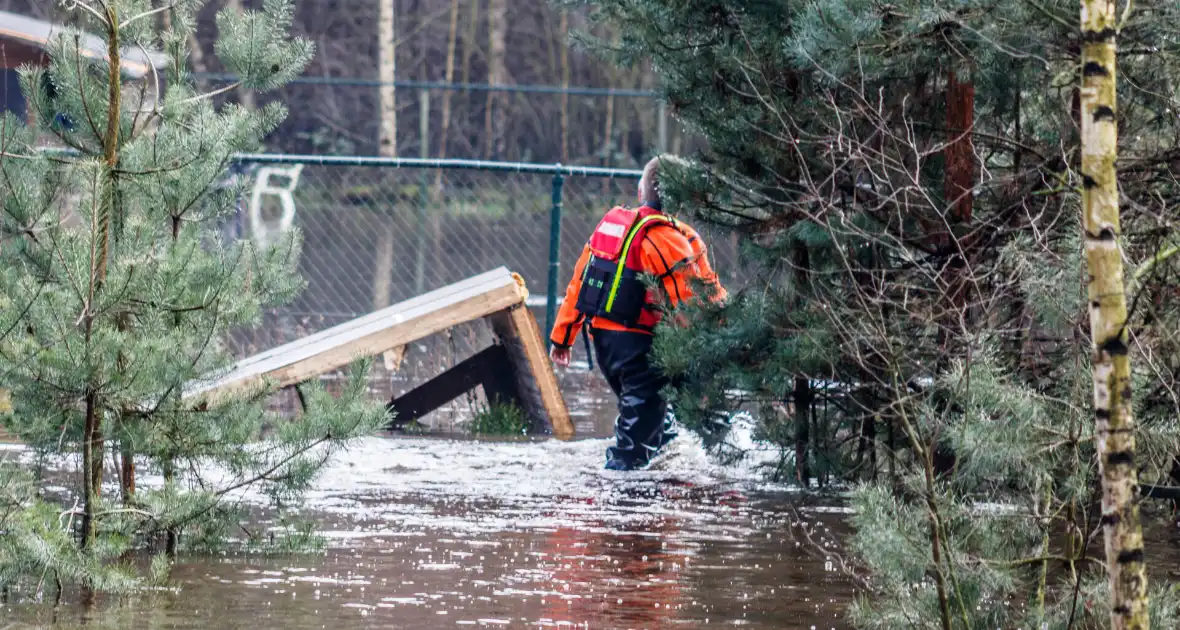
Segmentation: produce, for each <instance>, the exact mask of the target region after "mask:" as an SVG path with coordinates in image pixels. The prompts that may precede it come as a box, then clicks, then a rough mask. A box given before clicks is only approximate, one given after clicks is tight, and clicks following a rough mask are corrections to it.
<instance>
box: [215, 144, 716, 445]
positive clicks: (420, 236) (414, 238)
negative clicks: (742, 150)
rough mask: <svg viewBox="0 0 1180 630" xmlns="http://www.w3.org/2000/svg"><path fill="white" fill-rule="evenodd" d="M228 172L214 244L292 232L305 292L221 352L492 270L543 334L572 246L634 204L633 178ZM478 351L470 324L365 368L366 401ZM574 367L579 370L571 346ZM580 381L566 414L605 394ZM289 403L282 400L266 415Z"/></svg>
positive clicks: (464, 164)
mask: <svg viewBox="0 0 1180 630" xmlns="http://www.w3.org/2000/svg"><path fill="white" fill-rule="evenodd" d="M232 175H233V176H234V177H235V178H245V180H246V181H245V182H244V183H245V184H246V185H245V187H244V190H245V194H244V196H243V199H242V200H241V204H240V209H239V212H238V214H237V216H236V217H235V218H234V219H233V220H232V221H230V222H228V223H227V225H226V226H225V230H226V231H227V233H228V235H229V236H236V237H244V238H250V239H253V240H255V241H257V242H260V243H266V242H270V241H271V240H273V239H275V238H277V237H278V236H279V235H280V234H281V233H282V232H283V231H284V230H287V229H291V228H293V227H295V228H298V229H299V230H300V231H301V232H302V235H303V252H302V257H301V260H300V273H301V275H302V276H303V278H304V280H305V281H306V283H307V286H306V288H305V290H304V291H303V292H302V293H301V294H300V295H299V297H298V298H297V299H296V300H295V301H293V302H292V303H290V304H289V305H287V306H286V307H284V308H282V309H277V310H275V311H272V312H270V313H267V315H266V318H265V322H264V325H263V326H261V327H259V328H257V329H254V330H250V331H241V332H240V333H239V334H237V335H236V336H235V337H234V339H233V349H234V351H235V353H236V354H238V355H239V356H247V355H250V354H255V353H257V352H261V351H263V350H266V349H268V348H271V347H274V346H277V345H279V344H282V343H287V342H289V341H292V340H294V339H298V338H300V337H303V336H306V335H308V334H311V333H314V332H316V331H318V330H322V329H324V328H327V327H330V326H334V325H337V324H340V323H342V322H345V321H348V320H350V319H353V318H356V317H359V316H361V315H364V314H366V313H369V312H371V311H373V310H376V309H378V308H381V307H384V306H387V305H390V304H394V303H397V302H400V301H402V300H406V299H409V298H411V297H414V296H416V295H419V294H421V293H424V292H427V291H431V290H434V289H438V288H440V287H443V286H445V285H447V284H451V283H453V282H457V281H460V280H463V279H464V278H468V277H470V276H473V275H476V274H479V273H483V272H485V271H488V270H490V269H493V268H496V267H498V266H501V265H503V266H505V267H507V268H508V269H510V270H512V271H514V272H516V273H518V274H520V275H521V276H522V277H523V278H524V279H525V282H526V284H527V286H528V289H529V293H530V297H529V306H530V310H531V311H532V313H533V315H534V316H535V317H536V318H537V321H538V324H540V325H541V327H542V329H545V328H546V327H547V326H548V323H549V321H550V317H551V314H550V312H549V310H550V309H552V308H553V307H555V306H556V304H557V303H559V302H560V298H561V297H562V295H563V294H564V291H565V286H566V283H567V282H568V281H569V274H570V273H572V270H573V267H574V264H575V263H576V261H577V258H578V256H579V254H580V253H581V249H582V246H583V244H584V243H585V241H586V239H587V238H588V236H589V235H590V233H591V231H592V230H593V229H594V226H595V225H596V224H597V222H598V221H599V219H601V217H602V215H603V213H604V212H605V211H606V210H607V209H609V208H610V207H611V206H612V205H616V204H624V203H625V204H633V203H634V199H635V197H636V185H637V180H638V178H639V175H640V172H639V171H636V170H621V169H600V168H582V167H561V166H558V165H539V164H518V163H503V162H480V161H468V160H421V159H417V160H416V159H382V158H346V157H310V156H287V155H246V156H241V158H240V159H239V161H238V162H237V163H236V164H235V166H234V172H233V173H232ZM554 227H556V228H557V229H556V230H554ZM701 231H702V232H703V234H704V235H705V236H706V238H708V239H709V240H708V242H709V245H710V256H711V260H712V262H713V264H714V266H715V268H716V269H717V270H718V272H719V273H720V274H722V278H723V280H726V279H732V278H734V277H736V276H735V274H736V257H737V252H736V240H735V239H734V238H733V237H732V236H729V235H725V234H710V233H709V231H708V230H707V229H702V230H701ZM557 237H559V238H557ZM555 238H557V240H555ZM555 247H556V250H554V248H555ZM554 254H556V255H554ZM554 263H556V264H554ZM554 286H555V287H556V289H557V292H556V293H557V295H553V298H554V299H553V300H550V296H551V295H552V293H551V290H552V288H553V287H554ZM546 332H547V331H546ZM490 343H491V332H490V330H489V329H488V327H487V326H486V325H485V324H483V323H482V322H473V323H471V324H467V325H464V326H459V327H456V328H455V329H452V330H451V331H449V332H448V333H440V334H438V335H434V336H433V337H431V338H428V339H424V340H422V341H420V342H418V343H416V344H414V345H413V347H410V348H407V352H406V355H405V357H404V359H403V361H402V363H401V364H400V365H394V364H392V363H386V362H384V361H381V360H379V361H377V364H376V365H375V370H374V373H373V379H372V387H373V390H374V392H373V393H374V395H377V396H380V397H382V398H386V399H387V398H389V397H391V396H395V395H400V394H401V393H404V392H405V391H408V390H409V389H412V388H413V387H415V386H416V385H418V384H420V383H422V382H424V381H425V380H428V379H429V378H431V377H433V376H435V375H437V374H439V373H441V372H442V371H444V370H446V369H447V368H449V367H450V366H452V365H454V364H455V363H457V362H459V361H462V360H463V359H465V358H466V357H468V356H470V355H471V354H472V353H474V352H476V351H478V350H480V349H482V348H483V347H486V346H487V345H488V344H490ZM575 361H580V362H585V361H586V357H585V353H584V351H583V350H582V349H581V348H580V347H579V348H578V349H577V350H576V355H575ZM579 373H580V374H581V376H579ZM589 376H590V377H588V376H587V375H586V373H585V371H584V370H583V371H581V372H579V371H578V370H574V371H571V373H567V374H566V375H565V376H564V377H563V378H565V379H566V383H565V384H564V386H565V388H566V396H567V399H568V401H569V403H570V407H571V411H572V412H573V413H574V414H575V417H585V416H586V411H587V407H593V406H594V405H595V402H594V401H595V400H597V399H599V398H603V397H604V396H605V395H606V392H605V391H604V390H601V388H599V389H598V390H595V388H594V387H593V386H592V382H593V381H594V380H595V379H593V378H592V375H589ZM325 378H327V379H328V380H331V379H332V378H333V377H332V376H328V377H325ZM588 388H589V389H588ZM608 402H609V401H608ZM292 403H293V398H292V399H291V400H287V399H286V397H284V399H283V400H281V401H279V403H278V404H280V405H282V406H283V407H288V406H290V405H292ZM445 411H446V410H444V415H445ZM451 411H452V412H456V413H458V412H457V410H456V409H451ZM435 415H438V414H435ZM458 415H459V416H461V415H463V414H462V413H458ZM590 415H593V413H591V414H590ZM456 417H458V416H456ZM584 428H586V427H579V430H580V431H581V430H583V429H584Z"/></svg>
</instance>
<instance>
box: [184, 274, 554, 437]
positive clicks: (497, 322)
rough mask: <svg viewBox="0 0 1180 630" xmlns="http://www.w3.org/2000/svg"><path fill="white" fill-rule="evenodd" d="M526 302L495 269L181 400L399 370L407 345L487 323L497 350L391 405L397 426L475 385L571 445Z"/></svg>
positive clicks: (520, 288)
mask: <svg viewBox="0 0 1180 630" xmlns="http://www.w3.org/2000/svg"><path fill="white" fill-rule="evenodd" d="M527 299H528V290H527V289H526V288H525V286H524V281H523V280H522V279H521V278H520V276H518V275H517V274H514V273H512V272H511V271H509V270H508V269H507V268H505V267H499V268H497V269H493V270H492V271H489V272H487V273H483V274H480V275H478V276H473V277H471V278H468V279H466V280H463V281H461V282H456V283H454V284H451V285H447V286H445V287H442V288H440V289H436V290H434V291H431V292H429V293H424V294H422V295H419V296H417V297H414V298H411V299H409V300H405V301H404V302H399V303H398V304H394V305H392V306H389V307H386V308H383V309H381V310H379V311H374V312H372V313H369V314H368V315H365V316H363V317H358V318H356V319H353V320H351V321H347V322H345V323H343V324H340V325H337V326H333V327H332V328H328V329H326V330H322V331H320V332H318V333H315V334H313V335H309V336H307V337H304V338H302V339H298V340H296V341H293V342H290V343H287V344H283V345H281V346H278V347H276V348H272V349H270V350H267V351H266V352H262V353H259V354H256V355H254V356H251V357H247V358H245V359H242V360H241V361H238V362H237V363H236V364H235V365H234V366H233V367H232V368H231V369H230V370H228V371H226V372H225V373H224V374H218V375H214V376H212V377H211V378H209V379H207V380H205V381H204V382H202V383H198V384H194V385H193V386H192V387H189V388H187V390H186V392H185V394H184V397H185V398H186V399H188V400H191V401H192V402H193V403H194V404H196V405H200V404H202V402H203V401H204V402H211V401H213V400H215V399H216V398H217V397H219V396H226V395H231V394H233V393H240V392H246V391H252V390H255V389H257V388H260V387H265V386H271V387H298V386H299V384H300V383H302V382H304V381H307V380H309V379H313V378H318V377H319V376H320V375H322V374H325V373H328V372H331V371H334V370H338V369H340V368H342V367H345V366H347V365H348V364H349V363H351V362H352V361H354V360H356V359H357V358H360V357H374V356H378V355H385V354H387V353H390V354H392V355H395V356H396V357H398V359H397V360H395V361H394V363H397V362H400V357H401V356H402V355H403V354H404V350H405V347H406V345H407V344H411V343H413V342H415V341H418V340H419V339H422V338H424V337H428V336H430V335H433V334H435V333H440V332H443V331H445V330H447V329H449V328H453V327H455V326H458V325H460V324H465V323H467V322H472V321H477V320H480V319H484V320H487V321H488V322H489V323H490V324H491V327H492V330H493V331H494V332H495V336H496V343H494V344H493V345H492V346H490V347H488V348H486V349H484V350H482V351H480V352H478V353H476V354H475V355H474V356H472V357H471V358H469V359H467V360H466V361H463V362H461V363H459V364H458V365H456V366H454V367H453V368H451V369H449V370H447V371H446V372H444V373H442V374H440V375H438V376H436V377H435V378H433V379H431V380H430V381H428V382H426V383H424V384H422V385H420V386H418V387H417V388H415V389H414V390H412V391H410V392H407V393H406V394H404V395H402V396H399V397H397V398H395V399H394V400H392V401H390V404H389V406H390V408H391V409H393V410H394V412H395V413H396V414H397V417H396V418H395V422H397V423H405V422H409V421H411V420H416V419H417V418H420V417H422V416H424V415H426V414H427V413H430V412H431V411H434V410H435V409H438V408H439V407H441V406H442V405H445V404H446V403H448V402H450V401H452V400H454V399H456V398H458V397H459V396H461V395H463V394H464V393H466V392H468V391H470V390H471V389H473V388H475V387H476V386H482V387H483V390H484V393H485V395H486V396H487V397H488V398H489V399H493V398H499V400H500V401H501V402H505V403H509V402H511V403H514V404H516V405H517V406H519V407H520V408H521V409H522V410H523V411H525V412H526V413H527V414H528V416H529V417H530V419H531V420H532V424H533V426H534V428H536V429H542V428H545V427H548V428H550V429H551V430H552V432H553V435H554V436H555V437H557V438H559V439H570V438H572V437H573V436H574V427H573V423H572V421H571V420H570V416H569V411H568V410H567V409H566V406H565V400H564V399H563V398H562V395H561V391H560V390H559V389H558V384H557V376H556V375H555V374H554V373H553V368H552V365H551V364H550V362H549V355H548V353H547V351H546V345H545V341H544V339H543V338H542V335H541V331H540V328H539V327H538V326H537V322H536V320H535V319H534V318H533V316H532V314H531V313H529V311H528V308H527V306H526V301H527Z"/></svg>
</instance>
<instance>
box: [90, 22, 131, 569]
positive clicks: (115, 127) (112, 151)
mask: <svg viewBox="0 0 1180 630" xmlns="http://www.w3.org/2000/svg"><path fill="white" fill-rule="evenodd" d="M103 17H104V20H105V22H106V27H107V38H108V41H107V64H108V65H107V79H108V83H107V120H106V129H105V132H104V135H103V152H102V153H103V178H102V184H101V185H102V189H101V190H100V191H96V192H97V193H98V194H99V195H100V197H101V199H100V201H99V210H98V213H96V216H95V219H94V222H93V224H92V225H93V227H92V230H93V235H94V245H93V246H92V247H93V251H94V260H95V268H94V273H93V275H92V276H91V279H90V288H89V289H90V290H89V297H88V299H87V304H86V307H85V312H84V314H83V320H84V324H85V327H86V337H87V342H88V343H89V340H90V332H91V329H92V328H93V325H94V310H93V309H94V308H95V305H96V304H97V301H98V299H99V295H98V294H99V292H100V291H101V290H102V285H103V283H104V282H105V281H106V277H107V260H108V258H109V255H110V238H111V223H112V218H113V216H114V214H115V212H116V211H117V208H115V203H116V199H117V195H116V187H117V184H118V183H117V180H116V169H117V167H118V164H119V123H120V120H121V119H120V116H121V113H122V112H121V105H122V96H123V95H122V87H123V85H122V75H121V73H120V68H121V66H122V60H121V58H120V56H119V52H120V50H119V49H120V43H119V30H118V24H119V14H118V12H117V11H116V10H115V7H113V6H112V7H108V8H107V9H106V12H105V14H104V16H103ZM85 403H86V408H85V414H86V416H85V419H84V421H83V426H82V481H83V485H84V486H85V487H84V488H83V506H82V546H83V547H84V548H89V547H90V546H92V545H93V543H94V537H95V533H96V531H97V529H98V523H97V522H96V508H97V507H98V502H99V501H100V500H101V498H102V469H103V466H102V455H103V450H104V449H103V436H102V414H103V410H102V406H101V404H100V401H99V397H98V392H97V391H96V390H95V389H94V388H93V387H91V388H89V390H88V391H87V392H86V401H85Z"/></svg>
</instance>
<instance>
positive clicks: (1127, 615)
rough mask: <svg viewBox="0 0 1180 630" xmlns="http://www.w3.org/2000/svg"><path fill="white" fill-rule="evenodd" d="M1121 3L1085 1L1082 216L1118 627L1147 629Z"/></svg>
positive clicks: (1101, 467)
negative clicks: (1124, 232) (1126, 227)
mask: <svg viewBox="0 0 1180 630" xmlns="http://www.w3.org/2000/svg"><path fill="white" fill-rule="evenodd" d="M1116 19H1117V18H1116V14H1115V3H1114V0H1082V7H1081V22H1082V42H1083V44H1082V90H1081V129H1082V213H1083V217H1082V220H1083V226H1084V229H1085V234H1084V235H1083V236H1084V239H1085V248H1086V266H1087V268H1088V270H1089V276H1090V280H1089V298H1090V333H1091V338H1092V347H1093V351H1094V357H1093V373H1094V415H1095V420H1096V427H1095V431H1096V437H1097V445H1098V469H1099V471H1100V473H1101V475H1102V528H1103V530H1104V534H1105V538H1106V569H1107V572H1108V574H1109V577H1110V597H1111V628H1112V629H1113V630H1147V628H1148V627H1149V621H1148V614H1147V572H1146V570H1145V565H1144V559H1143V531H1142V529H1141V526H1140V523H1139V503H1138V496H1137V495H1138V479H1137V475H1136V471H1135V433H1134V430H1135V421H1134V418H1133V417H1132V415H1131V411H1132V410H1131V360H1130V356H1129V354H1128V352H1129V347H1128V346H1129V344H1128V341H1129V335H1128V331H1127V302H1126V293H1125V292H1124V289H1123V262H1122V257H1121V251H1120V249H1119V243H1118V238H1119V235H1120V228H1119V190H1118V175H1117V173H1116V171H1115V161H1116V159H1117V156H1118V121H1117V111H1118V110H1117V107H1116V92H1115V87H1116V84H1117V83H1116V78H1115V76H1116V75H1115V34H1116V32H1117V28H1118V25H1117V23H1116Z"/></svg>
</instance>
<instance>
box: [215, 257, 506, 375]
mask: <svg viewBox="0 0 1180 630" xmlns="http://www.w3.org/2000/svg"><path fill="white" fill-rule="evenodd" d="M515 281H516V280H515V278H513V274H512V272H510V271H508V269H507V268H506V267H497V268H496V269H493V270H492V271H489V272H486V273H482V274H480V275H478V276H472V277H470V278H467V279H466V280H462V281H460V282H456V283H454V284H449V285H447V286H445V287H442V288H440V289H436V290H434V291H431V292H429V293H423V294H422V295H419V296H416V297H412V298H410V299H408V300H404V301H402V302H398V303H397V304H394V305H392V306H387V307H385V308H383V309H381V310H378V311H373V312H372V313H369V314H368V315H363V316H361V317H358V318H356V319H351V320H349V321H347V322H344V323H342V324H338V325H336V326H333V327H331V328H328V329H325V330H321V331H319V332H317V333H314V334H311V335H308V336H306V337H301V338H299V339H296V340H295V341H292V342H290V343H287V344H283V345H281V346H277V347H274V348H271V349H270V350H266V351H263V352H260V353H258V354H255V355H251V356H249V357H246V358H244V359H242V360H241V361H238V362H237V363H236V364H235V365H234V368H233V369H234V370H235V371H240V370H244V369H245V368H246V367H247V366H251V365H256V364H259V363H264V362H266V361H270V360H272V359H274V358H275V357H278V356H281V355H285V354H289V353H292V352H297V351H298V350H299V349H301V348H304V347H306V346H310V345H314V344H316V343H319V342H321V341H324V340H326V339H331V338H334V337H337V336H339V335H344V334H348V333H349V332H352V331H355V330H358V329H363V328H366V327H369V326H373V325H375V324H377V325H380V324H382V323H383V322H387V321H388V319H389V318H390V316H391V314H396V313H404V312H406V311H412V310H415V309H418V308H420V307H422V306H425V305H430V304H437V303H438V302H440V301H445V300H448V299H452V300H453V299H455V296H456V295H462V294H465V293H468V292H470V291H472V290H475V289H480V288H483V289H485V290H491V289H492V288H495V287H498V286H509V285H511V284H512V283H514V282H515Z"/></svg>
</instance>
